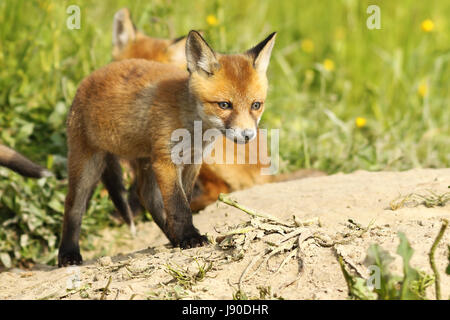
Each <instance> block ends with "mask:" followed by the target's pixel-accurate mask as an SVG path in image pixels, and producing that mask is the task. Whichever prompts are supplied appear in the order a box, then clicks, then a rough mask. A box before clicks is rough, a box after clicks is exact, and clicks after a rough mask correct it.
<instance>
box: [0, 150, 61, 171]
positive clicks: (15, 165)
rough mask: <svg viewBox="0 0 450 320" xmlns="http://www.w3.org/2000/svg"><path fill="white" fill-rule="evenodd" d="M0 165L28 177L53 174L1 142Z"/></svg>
mask: <svg viewBox="0 0 450 320" xmlns="http://www.w3.org/2000/svg"><path fill="white" fill-rule="evenodd" d="M0 166H3V167H7V168H9V169H11V170H13V171H15V172H17V173H18V174H20V175H22V176H24V177H29V178H43V177H50V176H52V175H53V174H52V173H51V172H50V171H48V170H47V169H45V168H43V167H41V166H40V165H38V164H36V163H34V162H32V161H31V160H29V159H28V158H26V157H25V156H23V155H21V154H20V153H19V152H17V151H15V150H13V149H11V148H8V147H7V146H5V145H2V144H0Z"/></svg>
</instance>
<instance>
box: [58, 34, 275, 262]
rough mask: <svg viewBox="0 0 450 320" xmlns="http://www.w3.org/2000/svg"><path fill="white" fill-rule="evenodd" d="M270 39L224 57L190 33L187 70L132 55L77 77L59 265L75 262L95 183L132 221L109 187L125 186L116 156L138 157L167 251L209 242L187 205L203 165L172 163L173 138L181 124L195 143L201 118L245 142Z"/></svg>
mask: <svg viewBox="0 0 450 320" xmlns="http://www.w3.org/2000/svg"><path fill="white" fill-rule="evenodd" d="M274 42H275V33H272V34H271V35H270V36H268V37H267V38H266V39H265V40H264V41H262V42H261V43H259V44H258V45H256V46H255V47H254V48H252V49H250V50H248V51H247V52H245V53H244V54H233V55H226V54H219V53H216V52H215V51H214V50H213V49H211V47H210V46H209V45H208V44H207V43H206V42H205V40H204V39H203V38H202V36H201V35H200V34H199V33H198V32H196V31H191V32H190V33H189V35H188V37H187V40H186V61H187V67H188V71H189V72H186V71H182V70H180V69H179V68H177V67H175V66H172V65H169V64H162V63H157V62H149V61H146V60H142V59H131V60H123V61H119V62H113V63H111V64H109V65H107V66H106V67H104V68H101V69H99V70H97V71H95V72H94V73H92V74H91V75H90V76H89V77H87V78H86V79H84V80H83V81H82V83H81V84H80V86H79V88H78V91H77V93H76V96H75V98H74V101H73V103H72V107H71V109H70V112H69V116H68V119H67V139H68V149H69V152H68V177H69V189H68V194H67V197H66V201H65V212H64V224H63V234H62V240H61V244H60V248H59V255H58V264H59V265H60V266H64V265H69V264H80V263H81V262H82V258H81V255H80V248H79V234H80V227H81V219H82V215H83V214H84V212H85V210H86V206H87V204H88V201H89V199H90V196H91V195H92V192H93V190H94V188H95V186H96V184H97V183H98V182H99V180H100V179H101V180H102V181H103V183H104V184H105V186H106V188H107V190H108V192H110V193H115V194H114V197H113V198H115V199H116V201H115V205H116V207H117V208H118V209H119V210H123V211H124V212H122V216H126V217H128V218H129V219H130V220H131V219H132V214H131V210H130V208H129V206H128V203H127V201H126V200H125V198H124V195H123V194H121V193H120V192H118V191H117V190H118V189H117V188H116V185H118V184H121V183H122V181H121V174H120V167H119V163H118V159H119V157H120V158H125V159H134V160H136V161H135V162H136V169H137V175H136V176H137V179H138V181H137V191H138V194H139V197H140V200H141V203H143V204H144V205H145V207H146V209H147V210H148V211H149V212H151V214H152V216H153V219H154V221H155V222H156V223H157V224H158V226H159V227H160V228H161V229H162V231H163V232H164V233H165V235H166V236H167V238H168V239H169V240H170V242H171V243H172V244H173V245H174V246H180V247H182V248H189V247H196V246H201V245H203V244H205V243H207V238H206V237H205V236H203V235H201V234H200V233H199V231H198V230H197V229H196V228H195V227H194V225H193V222H192V212H191V209H190V207H189V203H190V201H191V198H192V192H193V188H194V183H195V180H196V178H197V175H198V172H199V169H200V165H198V164H178V165H177V164H175V163H174V162H173V161H172V158H171V151H172V147H173V142H172V141H171V135H172V133H173V132H174V130H176V129H179V128H184V129H187V130H188V131H189V132H190V133H191V137H192V138H193V137H194V135H193V131H194V121H201V122H202V129H203V130H206V129H210V128H214V129H218V130H220V131H222V132H225V130H226V131H227V134H228V137H229V138H230V139H234V140H236V141H242V142H246V141H248V140H249V139H250V138H251V137H250V136H251V135H252V134H251V133H253V132H256V128H257V123H258V121H259V119H260V118H261V115H262V112H263V110H264V107H265V106H264V101H265V98H266V94H267V86H268V82H267V77H266V70H267V67H268V65H269V60H270V55H271V51H272V48H273V45H274ZM227 129H233V130H227ZM253 136H254V135H253ZM191 145H192V146H195V143H191ZM203 147H204V146H202V148H203ZM195 151H196V150H193V149H191V150H190V152H195ZM131 224H132V222H131Z"/></svg>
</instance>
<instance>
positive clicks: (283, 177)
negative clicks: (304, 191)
mask: <svg viewBox="0 0 450 320" xmlns="http://www.w3.org/2000/svg"><path fill="white" fill-rule="evenodd" d="M326 175H327V174H326V173H325V172H323V171H320V170H317V169H300V170H297V171H294V172H288V173H281V174H277V175H273V176H271V180H272V181H271V182H282V181H290V180H297V179H304V178H310V177H321V176H326Z"/></svg>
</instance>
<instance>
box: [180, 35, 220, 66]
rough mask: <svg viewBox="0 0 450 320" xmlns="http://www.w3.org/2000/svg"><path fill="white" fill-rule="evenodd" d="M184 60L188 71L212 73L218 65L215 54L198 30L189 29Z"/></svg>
mask: <svg viewBox="0 0 450 320" xmlns="http://www.w3.org/2000/svg"><path fill="white" fill-rule="evenodd" d="M186 61H187V68H188V71H189V73H193V72H196V71H201V72H204V73H206V74H207V75H212V74H214V72H215V71H216V70H217V69H218V68H219V67H220V65H219V61H217V58H216V54H215V52H214V50H213V49H211V47H210V46H209V45H208V44H207V43H206V41H205V39H203V37H202V36H201V35H200V33H199V32H197V31H194V30H191V31H190V32H189V34H188V36H187V40H186Z"/></svg>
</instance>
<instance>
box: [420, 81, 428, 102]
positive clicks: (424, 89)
mask: <svg viewBox="0 0 450 320" xmlns="http://www.w3.org/2000/svg"><path fill="white" fill-rule="evenodd" d="M417 93H418V94H419V96H421V97H422V98H424V97H425V96H426V95H427V94H428V84H427V83H426V82H425V81H422V82H421V83H420V84H419V86H418V87H417Z"/></svg>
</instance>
